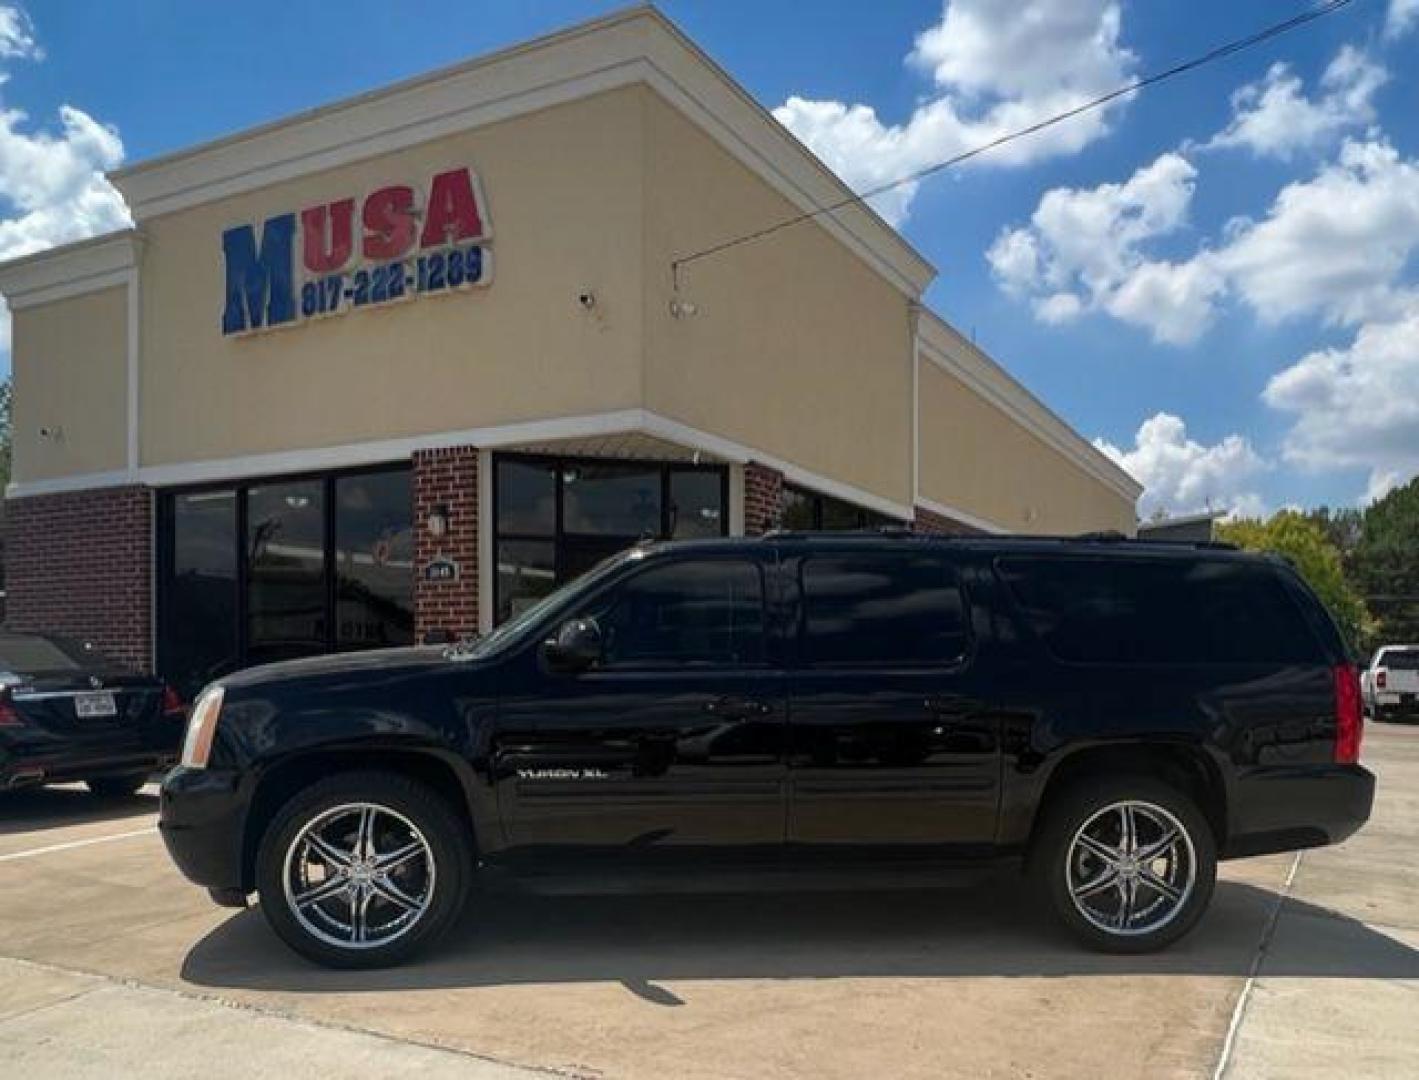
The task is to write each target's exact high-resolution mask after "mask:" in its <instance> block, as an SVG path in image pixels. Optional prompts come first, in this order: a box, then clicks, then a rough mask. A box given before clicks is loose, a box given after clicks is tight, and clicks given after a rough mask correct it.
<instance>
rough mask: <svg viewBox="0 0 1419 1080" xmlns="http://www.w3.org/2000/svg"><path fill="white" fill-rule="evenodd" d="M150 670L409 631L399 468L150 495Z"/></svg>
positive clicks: (192, 688) (407, 530) (203, 667)
mask: <svg viewBox="0 0 1419 1080" xmlns="http://www.w3.org/2000/svg"><path fill="white" fill-rule="evenodd" d="M161 512H162V522H163V524H162V531H161V533H160V550H159V555H160V560H161V561H160V567H161V570H160V579H159V597H160V608H159V639H158V646H159V657H158V662H159V668H160V670H161V672H162V674H163V675H164V677H166V678H167V679H169V680H170V681H171V682H173V683H174V685H176V686H177V687H178V688H179V689H180V690H182V691H183V692H184V693H186V694H188V695H191V694H192V693H195V692H196V691H197V690H199V689H201V687H202V686H203V685H204V684H205V683H207V682H209V681H210V680H211V679H213V678H216V677H218V676H220V675H222V674H225V673H226V672H228V671H232V670H235V669H237V668H241V667H247V666H250V665H252V664H259V663H265V662H268V661H271V660H280V659H286V658H289V657H295V656H307V655H310V654H313V653H321V652H327V651H329V650H332V649H357V648H366V647H372V646H382V645H400V644H407V643H409V642H411V641H412V640H413V637H414V615H413V607H414V603H413V600H414V559H413V500H412V495H411V492H410V481H409V470H408V469H407V468H396V469H382V470H369V471H360V472H347V473H340V474H330V475H325V476H318V477H306V478H302V479H299V480H278V481H270V482H267V481H260V482H256V483H252V484H237V485H234V486H232V487H226V488H219V489H212V490H204V491H184V492H175V493H173V494H170V495H167V496H165V497H164V499H163V500H162V503H161Z"/></svg>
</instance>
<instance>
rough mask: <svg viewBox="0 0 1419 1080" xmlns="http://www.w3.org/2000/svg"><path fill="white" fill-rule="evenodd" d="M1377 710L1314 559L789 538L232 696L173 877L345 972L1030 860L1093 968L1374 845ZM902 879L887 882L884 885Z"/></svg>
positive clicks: (219, 721) (207, 703) (727, 543)
mask: <svg viewBox="0 0 1419 1080" xmlns="http://www.w3.org/2000/svg"><path fill="white" fill-rule="evenodd" d="M1360 725H1361V714H1360V697H1359V685H1358V681H1357V675H1356V671H1355V668H1354V667H1353V666H1352V665H1351V664H1350V662H1349V660H1348V658H1347V655H1346V651H1345V648H1344V645H1343V643H1342V640H1341V638H1340V636H1339V635H1338V633H1337V632H1336V629H1335V626H1334V624H1333V623H1332V622H1331V620H1330V618H1329V617H1328V616H1327V615H1326V613H1325V610H1324V609H1323V608H1322V606H1321V605H1320V604H1319V603H1318V602H1317V600H1316V598H1315V597H1314V596H1313V595H1312V594H1311V592H1310V591H1309V590H1308V589H1307V588H1306V586H1305V585H1304V584H1302V582H1301V580H1300V578H1299V577H1297V575H1296V574H1295V573H1294V572H1293V571H1292V570H1291V569H1290V568H1289V567H1288V566H1287V565H1286V564H1285V563H1283V562H1281V561H1279V560H1272V559H1269V558H1265V557H1260V556H1254V555H1244V554H1242V553H1239V552H1236V551H1233V550H1230V549H1224V548H1222V547H1221V546H1217V545H1197V546H1192V545H1186V546H1185V545H1178V544H1162V543H1140V542H1125V541H1121V540H1109V539H1103V538H1099V539H1073V540H1069V539H1059V540H1049V539H1024V538H1020V539H1015V538H990V539H951V540H948V539H927V538H923V537H913V536H908V535H901V536H884V535H880V534H872V535H865V534H837V535H825V534H778V535H770V536H768V537H765V538H762V539H736V540H723V541H699V542H684V543H665V544H652V545H648V546H643V547H640V548H637V549H635V550H633V551H632V552H630V553H627V554H624V555H620V556H617V557H615V558H612V559H610V560H609V561H607V562H605V563H603V564H601V565H600V566H599V567H598V568H597V569H595V570H594V571H592V572H591V573H590V574H588V575H587V576H585V577H583V578H581V579H580V580H578V581H576V582H574V583H572V584H571V585H569V586H567V587H566V588H564V589H562V590H561V591H559V592H556V593H554V594H552V595H551V596H549V597H547V598H546V599H545V600H543V601H541V602H540V603H539V604H538V605H536V606H535V607H533V608H530V609H529V610H527V611H525V612H523V613H522V614H521V615H519V616H518V617H517V618H515V619H513V620H512V621H511V622H508V623H506V624H505V625H503V626H502V627H501V628H499V629H498V630H497V631H495V632H494V633H492V634H490V635H488V636H487V637H484V638H482V639H479V640H477V641H475V642H472V643H471V644H467V645H463V646H459V647H454V648H449V649H444V650H439V649H404V650H398V651H389V652H378V653H365V654H358V655H346V656H337V657H327V658H322V659H314V660H304V661H296V662H292V663H288V664H280V665H275V666H271V667H266V668H260V669H256V670H252V671H248V672H245V673H242V674H238V675H233V676H231V677H228V678H225V679H223V680H221V681H219V682H217V683H214V684H213V685H212V686H210V687H208V688H207V690H206V691H204V693H203V694H202V696H201V698H200V699H199V701H198V703H197V705H196V706H195V709H194V715H193V719H192V721H191V724H190V727H189V732H188V737H187V742H186V745H185V751H184V756H183V763H182V765H181V766H180V767H179V768H177V769H175V770H174V771H173V772H172V773H171V774H169V776H168V777H167V780H166V782H165V783H164V785H163V801H162V830H163V835H164V837H165V838H166V841H167V845H168V848H169V850H170V851H171V853H172V855H173V857H174V859H175V860H176V861H177V863H178V865H179V866H180V867H181V869H182V870H183V872H184V873H186V874H187V876H188V877H190V878H191V879H192V880H193V881H195V882H197V883H199V884H201V885H205V886H207V887H208V888H209V889H210V890H212V894H213V896H214V898H215V899H216V900H217V901H218V902H221V903H230V904H235V905H241V904H243V903H244V902H245V898H246V897H247V895H248V894H250V893H251V892H253V891H255V892H258V893H259V894H260V898H261V906H262V909H263V911H264V912H265V914H266V917H267V919H268V920H269V921H270V923H271V925H272V926H273V927H274V928H275V930H276V932H277V933H278V934H279V935H280V936H281V937H282V938H284V939H285V941H286V942H287V943H288V944H290V945H291V946H292V947H294V948H295V949H297V950H299V951H300V952H302V953H304V954H306V955H307V956H309V957H312V958H314V959H316V960H318V961H321V962H324V963H327V964H333V965H342V966H374V965H377V964H385V963H390V962H394V961H396V960H399V959H401V958H403V957H404V956H406V955H407V954H409V953H410V952H412V951H413V950H414V949H416V948H418V947H419V946H422V945H425V944H428V943H429V942H431V941H432V940H433V939H435V938H436V937H437V936H438V935H439V934H440V933H442V932H443V931H444V930H445V929H447V928H448V926H449V925H450V923H452V922H453V921H454V920H455V919H456V918H457V917H458V915H459V912H460V910H461V909H462V908H463V907H464V903H465V899H466V897H467V896H468V894H469V890H470V886H471V885H472V883H473V879H474V876H475V874H476V873H485V872H489V871H496V876H497V877H498V878H500V879H502V880H504V881H514V882H518V883H521V884H522V885H523V886H526V887H532V888H542V889H550V888H561V889H569V888H607V887H609V888H617V889H635V888H652V887H666V886H672V885H674V886H676V887H687V886H690V887H696V888H730V887H740V886H753V885H755V884H762V883H765V882H768V881H772V882H774V883H776V884H781V883H783V882H790V883H794V882H797V883H814V884H816V883H818V882H821V881H824V880H831V881H832V882H834V884H836V885H839V886H840V885H842V884H843V883H844V882H845V881H860V882H863V883H866V882H867V881H869V880H872V881H879V882H880V881H882V880H891V881H893V882H897V883H902V882H904V881H920V882H932V881H935V880H936V879H937V878H938V877H941V876H945V875H947V874H948V873H949V872H952V871H956V870H958V869H959V868H961V867H974V866H979V865H981V864H982V863H990V862H1001V861H1007V860H1008V861H1012V862H1015V863H1017V864H1019V865H1021V866H1023V868H1024V870H1025V871H1026V873H1027V878H1028V881H1029V882H1030V883H1032V885H1033V886H1034V887H1035V888H1036V889H1037V890H1038V891H1039V893H1040V894H1042V895H1043V896H1044V897H1045V898H1047V899H1048V901H1049V902H1050V904H1052V906H1053V908H1054V910H1055V911H1056V912H1057V913H1058V915H1059V916H1060V918H1061V919H1062V920H1063V921H1064V923H1065V924H1066V925H1067V926H1068V927H1069V928H1070V929H1071V930H1073V931H1074V932H1075V933H1076V934H1077V935H1078V936H1079V937H1080V938H1082V939H1083V940H1084V942H1085V943H1087V944H1089V945H1091V946H1095V947H1098V948H1102V949H1106V950H1114V951H1123V952H1139V951H1143V950H1148V949H1155V948H1159V947H1161V946H1164V945H1166V944H1168V943H1169V942H1171V941H1173V940H1175V939H1177V938H1178V937H1180V936H1182V935H1183V934H1184V933H1186V932H1187V931H1188V930H1189V929H1190V928H1191V927H1192V926H1193V925H1194V924H1195V923H1196V922H1197V920H1198V918H1199V917H1200V916H1201V915H1202V912H1203V910H1204V908H1205V907H1206V906H1207V903H1208V900H1209V898H1210V897H1211V895H1212V888H1213V881H1214V875H1215V871H1216V863H1217V860H1218V859H1219V858H1231V857H1236V856H1243V855H1256V854H1260V853H1263V852H1274V851H1282V850H1288V849H1292V848H1301V847H1307V846H1311V845H1318V844H1327V843H1334V842H1337V841H1340V840H1343V839H1344V838H1345V837H1347V836H1349V835H1350V834H1351V833H1353V832H1354V831H1355V830H1356V829H1358V828H1359V827H1360V825H1361V824H1362V823H1363V822H1364V821H1365V820H1366V818H1367V817H1368V816H1369V813H1370V805H1371V801H1372V798H1373V794H1374V779H1373V777H1372V776H1371V774H1370V773H1369V772H1367V771H1366V770H1365V769H1363V768H1361V767H1360V765H1359V764H1357V757H1358V753H1359V745H1360V734H1361V729H1360ZM884 875H886V876H885V878H884Z"/></svg>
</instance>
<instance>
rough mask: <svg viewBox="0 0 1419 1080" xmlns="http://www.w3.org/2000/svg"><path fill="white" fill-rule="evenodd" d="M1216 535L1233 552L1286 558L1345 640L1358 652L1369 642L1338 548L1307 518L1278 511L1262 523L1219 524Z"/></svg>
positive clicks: (1366, 624)
mask: <svg viewBox="0 0 1419 1080" xmlns="http://www.w3.org/2000/svg"><path fill="white" fill-rule="evenodd" d="M1217 533H1218V538H1219V539H1221V540H1226V541H1228V542H1230V543H1233V544H1236V545H1237V546H1238V547H1243V548H1248V549H1250V550H1252V551H1271V552H1275V553H1276V554H1278V555H1283V556H1285V557H1286V558H1287V559H1289V560H1290V561H1291V564H1292V565H1293V566H1295V568H1296V570H1297V571H1298V572H1299V573H1300V575H1301V577H1303V578H1305V580H1306V583H1307V584H1308V585H1310V587H1311V588H1312V589H1314V590H1315V594H1316V595H1317V596H1318V597H1320V600H1321V603H1323V604H1325V606H1326V607H1327V608H1328V609H1329V610H1330V614H1331V616H1332V617H1333V618H1334V619H1335V621H1336V622H1337V623H1338V624H1339V626H1340V629H1341V631H1342V632H1343V633H1344V634H1345V637H1346V640H1347V641H1349V642H1350V643H1351V645H1352V646H1355V647H1357V648H1359V647H1362V646H1363V645H1364V644H1366V643H1368V640H1369V636H1370V632H1371V626H1370V615H1369V612H1368V610H1367V609H1366V607H1365V602H1364V601H1363V600H1362V599H1361V597H1360V594H1359V593H1358V592H1357V591H1356V590H1355V588H1354V586H1352V585H1351V584H1350V582H1349V581H1348V580H1347V579H1346V577H1345V572H1344V569H1343V566H1342V563H1341V557H1340V549H1339V548H1338V547H1337V546H1336V544H1335V542H1334V541H1333V540H1332V539H1331V538H1330V536H1329V535H1328V530H1327V529H1325V528H1323V527H1322V526H1321V524H1320V523H1319V522H1317V521H1316V520H1315V519H1314V518H1313V517H1312V516H1310V515H1307V514H1302V513H1299V512H1297V511H1295V510H1282V511H1280V512H1278V513H1277V514H1275V515H1274V516H1272V517H1271V518H1269V519H1267V520H1266V521H1259V520H1242V521H1234V522H1230V523H1228V524H1223V525H1220V526H1218V529H1217Z"/></svg>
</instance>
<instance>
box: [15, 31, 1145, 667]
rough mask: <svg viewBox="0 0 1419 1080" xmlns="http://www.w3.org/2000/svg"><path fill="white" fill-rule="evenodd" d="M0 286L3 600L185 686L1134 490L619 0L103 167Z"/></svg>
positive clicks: (1128, 505)
mask: <svg viewBox="0 0 1419 1080" xmlns="http://www.w3.org/2000/svg"><path fill="white" fill-rule="evenodd" d="M112 179H113V182H114V183H115V184H116V185H117V187H118V188H119V189H120V190H121V191H122V193H123V194H124V196H125V198H126V199H127V200H128V204H129V206H130V208H131V209H132V212H133V217H134V222H135V225H134V228H133V229H131V230H128V231H125V232H122V233H117V234H112V235H108V236H103V237H98V238H96V239H93V240H89V241H85V242H83V243H79V244H74V245H71V246H68V247H65V248H60V249H56V250H52V251H48V252H45V253H42V254H39V255H35V256H31V257H29V258H26V259H22V260H18V261H16V262H12V263H9V264H7V265H4V266H0V291H3V293H4V295H5V296H6V298H7V299H8V301H9V303H10V306H11V309H12V311H13V317H14V344H13V357H14V380H15V383H14V391H15V398H14V401H15V404H14V472H13V483H12V486H11V489H10V491H9V498H10V500H11V502H10V506H9V513H8V515H7V517H8V521H9V530H10V533H9V552H8V559H9V606H10V618H11V622H12V623H13V624H15V625H20V626H28V627H35V628H41V629H47V630H55V631H64V632H68V633H72V634H79V635H82V636H85V637H89V638H91V639H94V640H96V641H97V642H99V643H100V644H101V645H103V646H105V647H107V648H109V649H111V650H113V651H115V652H117V653H119V654H120V655H122V656H124V657H126V658H127V659H130V660H132V661H134V662H136V663H138V664H141V665H144V666H149V667H151V666H155V665H156V666H158V667H160V668H162V669H163V670H164V673H165V674H169V676H170V677H171V678H174V679H176V680H178V681H182V682H187V683H192V682H194V681H197V680H199V679H201V678H205V677H207V676H209V675H211V674H213V673H216V672H218V671H220V670H223V669H224V668H226V667H230V666H235V665H239V664H246V663H251V662H256V661H258V660H261V659H267V658H272V657H277V656H285V655H295V654H299V653H302V652H310V651H317V650H321V649H329V648H346V647H359V646H363V645H370V644H381V643H393V642H400V641H407V640H412V639H414V638H428V637H431V636H436V635H439V634H443V633H462V632H466V631H470V630H473V629H475V628H478V627H483V628H486V627H487V626H489V625H491V624H492V623H493V622H495V621H497V620H498V619H500V618H502V617H505V616H506V615H507V614H508V613H509V612H511V611H514V610H516V609H517V608H518V607H519V606H521V605H523V604H525V603H526V602H528V600H529V599H530V598H533V597H535V596H537V595H540V594H541V593H542V592H544V591H546V589H547V588H549V587H550V586H551V585H552V584H553V583H554V582H557V581H560V580H563V579H565V578H567V577H569V576H571V575H573V574H575V573H577V572H579V571H580V570H582V569H584V568H585V567H586V566H587V565H589V564H590V563H591V562H592V561H594V560H596V559H598V558H600V557H601V556H602V555H603V554H605V553H607V552H608V551H611V550H615V549H616V548H617V547H619V546H622V545H624V544H625V543H627V542H629V541H631V540H634V539H635V538H636V537H637V536H641V535H673V536H685V535H704V534H706V533H719V532H727V533H741V532H756V531H762V530H764V529H766V528H770V527H773V526H774V525H777V524H784V525H787V526H817V527H843V526H852V525H859V526H860V525H875V524H879V523H890V522H897V523H900V524H903V525H910V526H915V527H919V528H930V529H933V530H956V531H977V530H986V531H1011V532H1015V531H1024V532H1050V533H1072V532H1080V531H1086V530H1102V529H1114V530H1120V531H1123V532H1127V533H1131V532H1132V531H1133V529H1134V526H1135V518H1134V502H1135V500H1136V498H1137V496H1138V494H1139V487H1138V485H1137V484H1136V483H1135V482H1134V481H1133V480H1132V479H1131V478H1130V477H1129V476H1127V475H1126V474H1125V473H1123V472H1121V471H1120V470H1119V469H1118V468H1117V467H1116V466H1115V465H1114V464H1112V463H1111V462H1110V461H1109V460H1108V459H1106V458H1105V457H1104V456H1103V455H1101V454H1100V453H1099V452H1098V451H1096V450H1095V449H1094V448H1093V447H1092V446H1091V445H1089V443H1088V442H1087V441H1086V440H1084V439H1082V438H1081V437H1080V436H1079V435H1078V434H1077V433H1075V432H1074V431H1073V430H1071V429H1070V428H1069V427H1068V426H1067V425H1066V424H1065V423H1063V422H1062V421H1061V420H1060V419H1059V418H1058V417H1056V416H1055V415H1054V414H1053V413H1051V412H1050V411H1049V410H1048V409H1047V408H1046V407H1045V406H1044V405H1042V404H1041V403H1040V402H1039V401H1038V400H1037V399H1035V398H1034V397H1033V396H1031V395H1030V394H1029V393H1028V392H1027V391H1026V390H1025V389H1024V388H1023V387H1021V386H1020V385H1019V384H1018V383H1017V382H1015V381H1014V380H1013V379H1012V378H1011V377H1010V376H1009V375H1008V374H1007V373H1006V372H1005V371H1003V370H1002V369H1001V368H1000V367H999V366H998V365H997V364H995V363H994V362H993V361H992V360H991V359H990V358H989V357H987V356H986V355H984V354H983V353H982V352H981V351H979V350H978V349H976V348H975V347H974V346H973V345H972V344H971V343H970V342H968V341H967V340H965V339H964V338H962V337H961V335H959V334H958V333H956V331H955V330H953V329H952V328H951V327H950V326H948V325H947V324H946V323H944V322H943V321H942V320H940V319H939V318H937V317H936V316H934V315H933V314H931V313H930V312H929V311H926V310H924V309H923V308H922V307H921V305H920V302H919V301H920V297H921V295H922V292H923V290H924V289H925V288H926V286H927V285H928V284H929V283H930V281H931V280H932V278H933V276H934V273H935V271H934V269H933V267H932V266H930V265H929V264H928V263H927V262H926V261H925V260H924V259H923V258H922V256H921V255H919V254H918V253H917V252H916V251H914V250H913V249H912V248H911V246H910V245H909V244H907V242H906V241H905V240H903V239H902V238H901V237H900V236H899V235H898V234H897V233H896V232H894V231H893V230H892V229H891V228H890V227H889V226H887V225H886V224H885V223H884V222H883V221H882V220H881V219H879V218H878V217H877V216H876V215H874V214H873V213H872V212H871V211H870V210H867V209H865V208H859V207H856V206H854V207H850V208H848V209H845V210H840V211H836V212H834V213H831V214H821V215H818V216H815V217H814V218H812V220H810V221H805V222H803V223H800V224H796V225H793V226H792V227H789V228H784V229H782V230H780V231H778V232H776V233H774V235H773V236H772V237H769V238H766V239H763V240H761V241H758V242H754V243H746V244H742V245H739V246H736V247H734V248H732V249H729V250H725V251H723V252H720V253H719V254H717V255H714V256H711V257H706V258H701V259H696V260H693V261H690V262H688V263H680V264H679V265H677V260H682V259H683V258H684V257H685V256H687V255H691V254H693V253H696V252H700V251H703V250H705V249H707V248H711V247H714V246H716V245H718V244H721V243H723V242H724V241H726V240H730V239H733V238H735V237H738V236H742V235H744V234H748V233H752V232H754V231H756V230H759V229H762V228H764V227H765V226H767V225H772V224H774V223H777V222H781V221H784V220H786V219H789V218H792V217H795V216H797V215H801V214H803V213H805V212H806V211H809V210H813V209H815V208H817V207H821V206H823V205H826V204H829V203H834V202H839V201H841V200H842V199H843V198H845V197H846V196H847V195H848V194H849V193H848V192H847V190H846V189H845V188H844V187H843V185H842V184H841V183H840V182H839V181H838V180H837V179H836V178H835V177H834V176H833V175H832V174H831V173H830V172H829V171H828V170H827V169H826V168H825V167H824V166H823V165H822V164H821V163H820V162H819V161H818V160H817V159H816V158H814V157H813V156H812V154H811V153H809V152H808V151H807V150H806V149H805V148H804V147H803V146H802V145H801V144H800V143H798V142H797V141H796V140H795V139H794V137H793V136H792V135H790V134H789V133H788V132H787V131H786V130H784V129H783V128H782V127H781V126H779V125H778V124H777V123H776V122H775V121H774V120H773V119H772V117H770V116H769V115H768V114H767V113H766V112H765V111H764V110H763V108H761V107H760V106H759V105H758V104H757V103H756V102H754V101H753V100H752V99H751V98H750V97H749V96H748V95H747V94H746V93H745V92H744V91H743V90H742V89H741V88H739V87H738V86H737V85H736V84H735V83H734V82H733V81H732V80H730V79H729V78H728V76H727V75H726V74H725V73H724V72H723V71H722V70H720V69H719V68H718V67H717V66H716V65H715V64H714V63H713V61H711V60H710V59H709V58H708V57H706V56H705V55H704V54H703V53H701V52H700V51H699V50H698V49H697V48H696V47H695V46H694V45H693V44H692V43H690V42H689V41H688V40H686V39H685V38H684V37H683V36H682V35H681V34H680V33H679V32H678V31H677V30H676V29H675V28H674V27H673V26H671V25H670V24H669V23H668V22H666V21H665V20H664V19H663V18H662V17H661V16H659V15H658V14H656V13H655V12H653V11H651V10H647V9H636V10H633V11H629V12H626V13H623V14H619V15H613V16H611V17H609V18H606V19H602V20H599V21H596V22H593V23H590V24H587V25H584V26H580V27H577V28H574V29H572V30H569V31H566V32H564V33H560V34H556V35H554V36H551V37H548V38H544V39H541V40H538V41H534V42H531V43H529V44H526V45H522V46H518V47H516V48H512V49H508V50H506V51H503V52H500V53H497V54H495V55H492V56H489V57H485V58H481V59H478V60H475V61H472V62H470V63H467V64H463V65H460V66H457V67H454V68H450V69H447V70H443V71H438V72H434V73H432V74H430V75H428V76H425V77H422V78H419V79H415V80H412V81H409V82H406V83H402V84H399V85H397V86H393V87H390V88H388V89H384V90H379V91H376V92H374V93H370V94H367V95H364V96H362V97H358V98H355V99H352V100H349V101H344V102H340V103H337V104H335V105H330V106H325V107H322V108H319V109H316V110H313V111H311V112H308V113H304V114H301V115H299V116H296V117H293V118H290V119H288V120H283V121H280V122H278V123H275V124H270V125H267V126H265V127H261V128H257V129H255V130H252V131H247V132H243V133H241V134H238V135H234V136H232V137H230V138H226V139H223V140H220V141H218V142H215V143H210V144H207V145H204V146H199V147H196V148H194V149H191V150H186V151H182V152H179V153H175V154H171V155H169V156H166V157H163V158H159V159H157V160H153V161H149V162H144V163H140V164H138V165H135V166H132V167H129V168H126V169H123V170H121V171H119V172H118V173H117V174H115V175H114V176H113V177H112Z"/></svg>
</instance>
